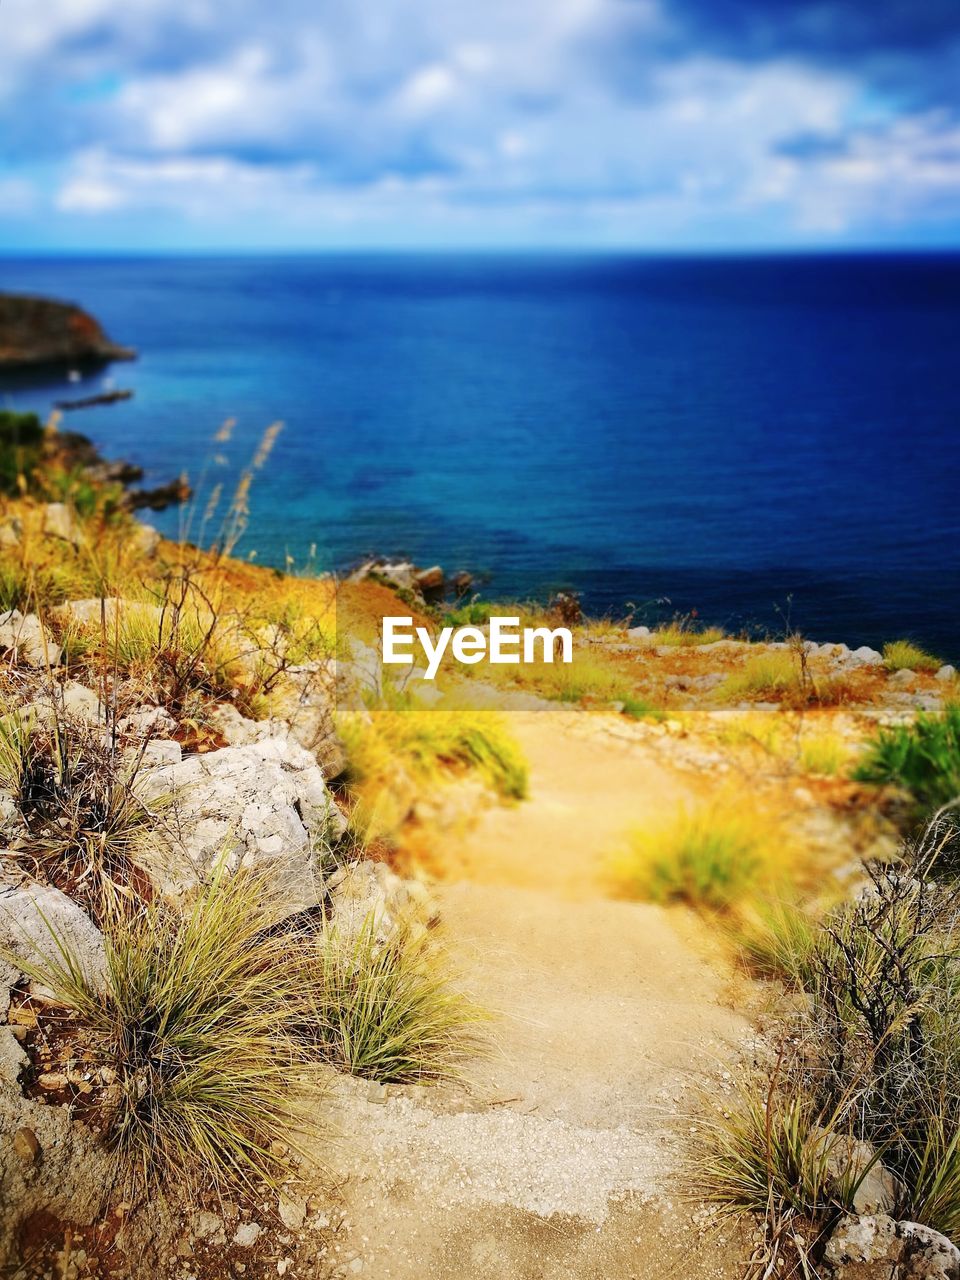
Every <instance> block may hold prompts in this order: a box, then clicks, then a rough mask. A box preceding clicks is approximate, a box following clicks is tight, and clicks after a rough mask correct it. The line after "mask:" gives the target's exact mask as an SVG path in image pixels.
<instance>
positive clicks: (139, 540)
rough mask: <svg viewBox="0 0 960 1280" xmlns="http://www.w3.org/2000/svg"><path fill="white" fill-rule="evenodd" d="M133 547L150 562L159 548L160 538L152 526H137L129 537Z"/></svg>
mask: <svg viewBox="0 0 960 1280" xmlns="http://www.w3.org/2000/svg"><path fill="white" fill-rule="evenodd" d="M131 538H132V541H133V545H134V546H135V547H136V549H137V550H138V551H139V552H140V554H141V555H142V556H145V557H146V558H147V559H148V560H152V559H153V557H154V556H155V555H156V554H157V551H158V550H159V548H160V543H161V541H162V538H161V537H160V534H159V533H158V532H157V530H156V529H155V528H154V527H153V525H152V524H137V525H135V526H134V530H133V533H132V535H131Z"/></svg>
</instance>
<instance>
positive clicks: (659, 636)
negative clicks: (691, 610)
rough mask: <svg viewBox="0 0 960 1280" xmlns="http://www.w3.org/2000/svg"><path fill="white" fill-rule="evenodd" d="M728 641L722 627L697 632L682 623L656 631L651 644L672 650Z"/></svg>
mask: <svg viewBox="0 0 960 1280" xmlns="http://www.w3.org/2000/svg"><path fill="white" fill-rule="evenodd" d="M724 639H726V632H725V631H723V629H722V628H721V627H703V628H702V629H700V630H697V629H696V628H694V627H690V626H686V625H684V624H683V623H681V622H671V623H670V624H669V626H666V627H662V628H661V629H660V630H659V631H655V632H654V633H653V635H652V636H651V637H650V640H651V643H653V644H662V645H669V646H670V647H671V648H681V649H684V648H692V647H694V646H696V645H701V644H716V642H717V641H718V640H724Z"/></svg>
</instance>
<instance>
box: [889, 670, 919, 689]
mask: <svg viewBox="0 0 960 1280" xmlns="http://www.w3.org/2000/svg"><path fill="white" fill-rule="evenodd" d="M890 683H891V684H897V685H900V687H901V688H903V689H912V688H913V686H914V685H915V684H916V683H917V673H916V672H915V671H907V670H906V668H904V669H903V670H901V671H894V673H893V675H892V676H891V677H890Z"/></svg>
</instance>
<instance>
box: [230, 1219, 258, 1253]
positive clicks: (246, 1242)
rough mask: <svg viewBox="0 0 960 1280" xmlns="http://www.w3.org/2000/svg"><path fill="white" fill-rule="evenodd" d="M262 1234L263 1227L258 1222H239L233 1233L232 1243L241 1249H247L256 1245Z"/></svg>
mask: <svg viewBox="0 0 960 1280" xmlns="http://www.w3.org/2000/svg"><path fill="white" fill-rule="evenodd" d="M262 1233H263V1227H261V1225H260V1223H259V1222H241V1224H240V1226H239V1227H237V1229H236V1231H235V1232H234V1233H233V1243H234V1244H235V1245H239V1247H240V1248H241V1249H249V1248H250V1247H251V1246H252V1245H255V1244H256V1243H257V1241H258V1240H259V1239H260V1236H261V1235H262Z"/></svg>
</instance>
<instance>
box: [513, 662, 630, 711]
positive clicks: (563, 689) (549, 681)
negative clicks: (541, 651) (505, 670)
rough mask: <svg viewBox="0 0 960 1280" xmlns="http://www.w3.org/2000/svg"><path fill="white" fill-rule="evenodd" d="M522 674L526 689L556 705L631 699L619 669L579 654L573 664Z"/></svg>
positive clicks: (525, 669) (539, 667) (542, 667)
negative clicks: (557, 703)
mask: <svg viewBox="0 0 960 1280" xmlns="http://www.w3.org/2000/svg"><path fill="white" fill-rule="evenodd" d="M519 671H520V674H519V677H518V679H519V681H520V683H521V684H523V685H524V687H528V688H531V689H533V690H534V692H536V693H538V694H540V696H541V697H544V698H550V699H552V700H554V701H556V702H584V701H588V700H589V701H593V702H626V700H627V699H628V698H629V697H630V696H631V690H630V687H629V685H628V684H627V682H626V681H625V680H624V677H623V674H622V672H621V671H620V669H619V668H618V667H616V666H615V665H613V664H612V663H608V662H604V661H602V660H601V659H599V658H591V657H585V656H583V655H582V654H578V653H574V656H573V661H572V662H554V663H538V664H537V665H536V666H529V667H523V668H520V669H519Z"/></svg>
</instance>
